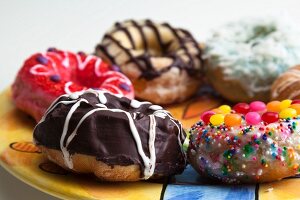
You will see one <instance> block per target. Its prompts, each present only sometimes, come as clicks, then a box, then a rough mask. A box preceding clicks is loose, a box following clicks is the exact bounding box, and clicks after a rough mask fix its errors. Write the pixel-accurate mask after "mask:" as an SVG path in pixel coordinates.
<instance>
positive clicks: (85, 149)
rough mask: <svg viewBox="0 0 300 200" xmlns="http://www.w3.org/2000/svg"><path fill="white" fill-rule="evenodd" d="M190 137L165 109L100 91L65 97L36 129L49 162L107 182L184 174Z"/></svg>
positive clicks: (36, 135)
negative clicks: (185, 148) (184, 146)
mask: <svg viewBox="0 0 300 200" xmlns="http://www.w3.org/2000/svg"><path fill="white" fill-rule="evenodd" d="M184 139H185V132H184V131H183V129H182V125H181V123H180V122H179V121H177V120H176V119H174V118H173V117H172V116H171V115H170V113H169V112H168V111H166V110H163V109H162V107H161V106H158V105H153V104H151V103H150V102H139V101H137V100H130V99H128V98H126V97H119V96H116V95H113V94H111V93H107V92H104V91H99V90H98V91H97V90H92V89H90V90H87V91H85V92H81V93H78V92H77V93H73V94H71V95H63V96H61V97H60V98H58V99H57V100H56V101H55V102H54V103H53V104H52V105H51V106H50V107H49V109H48V110H47V112H46V114H45V115H44V117H43V118H42V120H41V121H40V122H39V124H38V125H37V126H36V127H35V130H34V142H35V144H36V145H38V146H39V148H40V149H41V150H42V152H44V153H45V154H46V155H47V156H48V158H49V159H50V160H52V161H53V162H55V163H57V164H58V165H60V166H62V167H64V168H66V169H68V170H72V171H74V172H77V173H94V174H95V175H96V176H97V177H98V178H100V179H102V180H107V181H137V180H141V179H149V178H159V177H162V176H169V175H173V174H177V173H181V172H182V171H183V170H184V168H185V165H186V157H185V153H184V151H183V148H182V143H183V141H184Z"/></svg>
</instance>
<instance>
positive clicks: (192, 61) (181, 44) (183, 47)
mask: <svg viewBox="0 0 300 200" xmlns="http://www.w3.org/2000/svg"><path fill="white" fill-rule="evenodd" d="M162 25H163V26H165V27H167V28H168V29H169V30H170V31H171V32H172V33H173V35H174V36H175V37H176V39H177V40H178V41H179V44H180V47H181V48H182V49H183V50H184V51H185V55H187V56H188V57H189V64H190V65H191V67H190V68H194V60H193V58H192V56H191V55H190V52H189V51H188V49H187V48H186V46H185V45H184V42H183V40H182V38H181V37H180V36H179V35H178V33H177V32H176V30H175V29H174V28H172V27H171V26H170V24H168V23H164V24H162ZM174 62H175V60H174ZM187 66H189V65H187Z"/></svg>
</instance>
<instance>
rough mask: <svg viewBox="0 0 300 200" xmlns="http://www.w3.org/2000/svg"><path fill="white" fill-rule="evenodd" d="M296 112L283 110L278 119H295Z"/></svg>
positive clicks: (291, 109)
mask: <svg viewBox="0 0 300 200" xmlns="http://www.w3.org/2000/svg"><path fill="white" fill-rule="evenodd" d="M296 115H297V111H296V110H295V109H293V108H285V109H283V110H282V111H280V113H279V117H280V118H281V119H288V118H293V117H296Z"/></svg>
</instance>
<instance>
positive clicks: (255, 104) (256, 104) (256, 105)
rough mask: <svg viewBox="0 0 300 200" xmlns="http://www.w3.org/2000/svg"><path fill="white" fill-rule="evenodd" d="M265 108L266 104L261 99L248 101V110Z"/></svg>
mask: <svg viewBox="0 0 300 200" xmlns="http://www.w3.org/2000/svg"><path fill="white" fill-rule="evenodd" d="M265 109H266V104H265V103H264V102H262V101H253V102H252V103H250V111H255V112H259V111H264V110H265Z"/></svg>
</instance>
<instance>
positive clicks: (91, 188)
mask: <svg viewBox="0 0 300 200" xmlns="http://www.w3.org/2000/svg"><path fill="white" fill-rule="evenodd" d="M219 104H220V102H219V101H217V100H213V99H212V98H210V97H206V96H202V97H196V98H194V99H192V100H190V101H188V102H185V103H182V104H178V105H173V106H171V107H168V110H169V111H170V112H171V113H172V114H173V115H174V116H175V117H176V118H177V119H179V120H180V121H181V122H182V123H183V125H184V127H185V128H188V127H190V126H191V125H192V124H193V123H195V122H196V121H198V119H199V115H200V113H201V112H203V111H204V110H207V109H210V108H213V107H216V106H218V105H219ZM34 125H35V123H34V121H33V120H31V119H30V118H29V117H28V116H27V115H26V114H24V113H22V112H21V111H19V110H17V109H16V107H15V106H14V105H13V103H12V101H11V93H10V90H9V89H8V90H6V91H4V92H2V93H1V94H0V141H1V142H0V164H1V165H2V166H3V167H4V168H5V169H6V170H7V171H9V172H10V173H12V174H13V175H14V176H16V177H17V178H19V179H21V180H22V181H24V182H25V183H27V184H29V185H31V186H33V187H35V188H37V189H39V190H41V191H44V192H46V193H48V194H51V195H53V196H56V197H58V198H63V199H159V198H160V195H161V193H162V189H163V183H154V182H146V181H140V182H134V183H105V182H100V181H98V180H96V178H94V177H93V176H84V175H75V174H71V173H69V172H67V171H66V170H64V169H62V168H60V167H59V166H57V165H55V164H53V163H51V162H49V161H48V160H47V159H46V158H45V157H44V156H43V155H42V154H41V153H40V152H39V150H38V149H37V148H36V147H35V146H34V144H33V143H32V130H33V127H34Z"/></svg>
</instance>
